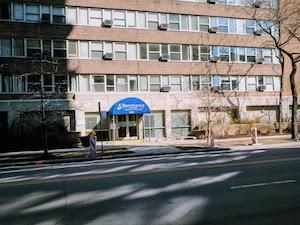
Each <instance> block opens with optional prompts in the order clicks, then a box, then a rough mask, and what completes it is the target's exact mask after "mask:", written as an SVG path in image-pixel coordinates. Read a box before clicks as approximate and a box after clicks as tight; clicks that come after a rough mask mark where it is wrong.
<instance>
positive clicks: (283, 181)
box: [230, 180, 296, 189]
mask: <svg viewBox="0 0 300 225" xmlns="http://www.w3.org/2000/svg"><path fill="white" fill-rule="evenodd" d="M295 182H296V180H282V181H273V182H267V183H257V184H247V185H240V186H232V187H230V189H241V188H253V187H261V186H267V185H277V184H289V183H295Z"/></svg>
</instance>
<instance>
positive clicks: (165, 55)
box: [159, 54, 170, 62]
mask: <svg viewBox="0 0 300 225" xmlns="http://www.w3.org/2000/svg"><path fill="white" fill-rule="evenodd" d="M169 59H170V55H167V54H163V55H161V56H160V57H159V61H161V62H167V61H169Z"/></svg>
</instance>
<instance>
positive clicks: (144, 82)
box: [139, 76, 148, 91]
mask: <svg viewBox="0 0 300 225" xmlns="http://www.w3.org/2000/svg"><path fill="white" fill-rule="evenodd" d="M139 86H140V91H148V76H140V83H139Z"/></svg>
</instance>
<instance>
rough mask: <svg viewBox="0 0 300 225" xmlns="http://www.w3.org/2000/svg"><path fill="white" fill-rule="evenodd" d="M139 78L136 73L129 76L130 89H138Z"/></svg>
mask: <svg viewBox="0 0 300 225" xmlns="http://www.w3.org/2000/svg"><path fill="white" fill-rule="evenodd" d="M137 81H138V78H137V76H136V75H131V76H129V88H130V89H129V90H130V91H137V90H138V89H137V88H138V82H137Z"/></svg>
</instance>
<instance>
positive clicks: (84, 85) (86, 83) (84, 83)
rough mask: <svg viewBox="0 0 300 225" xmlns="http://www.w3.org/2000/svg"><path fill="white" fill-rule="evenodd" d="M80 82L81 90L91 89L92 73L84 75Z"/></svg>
mask: <svg viewBox="0 0 300 225" xmlns="http://www.w3.org/2000/svg"><path fill="white" fill-rule="evenodd" d="M79 84H80V90H81V91H84V92H86V91H90V90H91V87H90V75H83V76H82V79H81V80H80V82H79Z"/></svg>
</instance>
